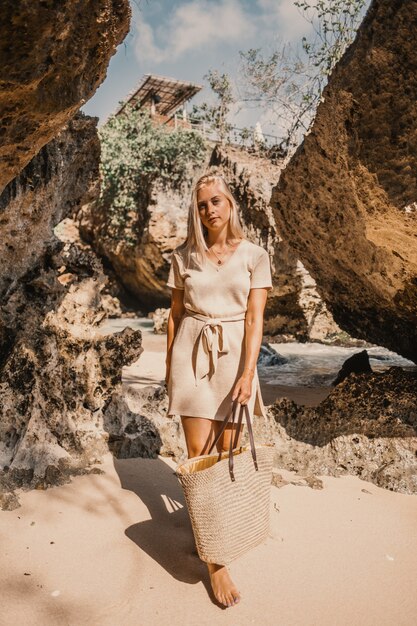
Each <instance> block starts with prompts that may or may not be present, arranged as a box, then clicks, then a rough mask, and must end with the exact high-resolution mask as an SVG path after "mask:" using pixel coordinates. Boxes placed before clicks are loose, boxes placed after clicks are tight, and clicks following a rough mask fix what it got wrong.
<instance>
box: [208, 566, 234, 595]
mask: <svg viewBox="0 0 417 626" xmlns="http://www.w3.org/2000/svg"><path fill="white" fill-rule="evenodd" d="M207 567H208V571H209V574H210V582H211V586H212V589H213V593H214V595H215V598H216V600H217V601H218V602H220V603H221V604H225V605H226V606H233V605H234V604H237V603H238V602H239V600H240V593H239V591H238V590H237V589H236V587H235V585H234V583H233V581H232V579H231V578H230V574H229V572H228V569H227V567H226V566H225V565H217V564H216V563H207Z"/></svg>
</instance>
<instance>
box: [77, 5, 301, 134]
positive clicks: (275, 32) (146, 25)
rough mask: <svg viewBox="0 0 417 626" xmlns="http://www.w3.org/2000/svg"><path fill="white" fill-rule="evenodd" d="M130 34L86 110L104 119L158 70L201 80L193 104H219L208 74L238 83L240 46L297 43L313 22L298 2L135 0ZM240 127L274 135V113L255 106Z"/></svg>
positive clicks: (239, 118)
mask: <svg viewBox="0 0 417 626" xmlns="http://www.w3.org/2000/svg"><path fill="white" fill-rule="evenodd" d="M131 7H132V20H131V27H130V32H129V34H128V35H127V36H126V38H125V40H124V42H123V43H122V44H121V45H119V47H118V48H117V51H116V54H115V55H114V56H113V57H112V59H111V61H110V65H109V67H108V71H107V77H106V79H105V80H104V82H103V83H102V84H101V86H100V87H99V89H98V90H97V91H96V93H95V94H94V96H93V97H92V98H91V99H90V100H89V101H88V102H87V103H86V104H85V105H84V106H83V108H82V111H84V112H85V113H86V114H88V115H94V116H98V117H99V124H102V123H103V122H104V121H105V120H106V118H107V117H108V116H109V115H110V114H111V113H112V112H114V110H115V109H116V108H117V106H118V103H119V102H120V101H123V100H125V99H126V97H127V95H128V94H129V92H131V91H132V90H133V89H134V88H135V87H136V86H137V85H138V84H139V83H140V82H141V80H142V78H143V76H144V74H158V75H162V76H168V77H171V78H175V79H178V80H186V81H191V82H195V83H197V84H199V85H202V86H203V87H204V89H203V90H202V91H201V92H200V93H199V94H197V95H196V96H195V97H194V98H193V99H192V100H191V101H190V103H189V104H188V106H187V109H188V110H189V111H190V110H191V108H192V104H200V103H201V102H203V101H212V102H213V101H214V96H213V94H212V92H211V90H210V87H209V86H208V84H207V82H206V81H205V80H204V78H203V76H204V74H206V73H207V72H208V70H210V69H212V70H214V69H217V70H218V71H219V72H220V73H227V74H229V75H230V77H231V79H232V81H233V82H234V84H235V85H236V84H237V83H238V77H239V74H238V67H239V62H240V57H239V51H240V50H242V51H246V50H249V49H250V48H261V49H262V50H263V51H264V52H265V53H268V51H270V50H272V49H273V47H274V45H276V44H277V43H279V42H281V43H284V42H288V43H292V44H294V43H298V42H300V41H301V38H302V36H303V35H306V36H307V37H308V36H309V35H311V34H312V27H311V25H310V23H309V22H308V21H307V20H306V19H305V17H304V16H303V14H302V13H301V12H300V10H299V9H298V8H297V7H295V5H294V1H293V0H171V1H170V0H131ZM238 108H239V107H237V106H236V107H235V109H234V111H233V112H232V113H233V117H232V119H231V120H230V121H231V122H232V123H233V125H234V126H237V127H239V128H242V127H244V126H254V125H255V123H256V122H258V121H260V122H261V123H262V128H263V130H264V132H272V133H273V127H272V126H271V122H270V120H269V117H268V113H267V112H265V111H262V110H261V109H259V108H258V109H256V108H253V107H252V108H245V109H241V110H240V111H239V110H238Z"/></svg>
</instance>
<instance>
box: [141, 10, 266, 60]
mask: <svg viewBox="0 0 417 626" xmlns="http://www.w3.org/2000/svg"><path fill="white" fill-rule="evenodd" d="M136 32H137V38H136V46H135V50H136V55H137V58H138V60H139V61H153V62H155V63H163V62H164V61H176V60H178V59H179V58H180V57H184V56H185V55H186V54H188V53H191V52H193V51H197V50H198V51H204V50H206V49H212V48H213V47H215V46H221V45H227V43H228V42H231V43H234V42H239V41H240V40H242V39H245V38H247V37H251V36H254V35H255V33H256V31H255V27H254V24H253V23H252V20H251V18H250V16H249V15H248V14H246V13H245V12H244V9H243V7H242V5H241V4H240V3H239V2H238V0H220V2H212V1H209V0H193V1H192V2H187V3H185V4H181V5H180V6H177V8H176V9H175V10H174V12H173V13H172V14H171V15H169V20H168V21H167V22H166V23H164V24H161V26H160V27H159V28H158V30H157V35H158V39H159V40H160V44H159V45H157V44H156V43H155V38H156V37H155V33H154V31H153V30H152V28H151V26H150V25H149V24H147V23H146V22H144V21H138V22H137V24H136Z"/></svg>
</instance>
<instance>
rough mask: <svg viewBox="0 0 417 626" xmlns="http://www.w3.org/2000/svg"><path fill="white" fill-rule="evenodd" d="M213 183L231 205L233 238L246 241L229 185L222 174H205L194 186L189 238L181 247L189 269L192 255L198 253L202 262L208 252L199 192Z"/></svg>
mask: <svg viewBox="0 0 417 626" xmlns="http://www.w3.org/2000/svg"><path fill="white" fill-rule="evenodd" d="M213 183H219V186H220V190H221V191H222V192H223V193H224V195H225V196H226V198H227V199H228V200H229V203H230V218H229V230H230V233H231V235H232V237H234V238H236V239H244V238H245V233H244V231H243V228H242V225H241V223H240V219H239V214H238V205H237V202H236V200H235V198H234V197H233V194H232V192H231V190H230V187H229V185H228V184H227V182H226V181H225V179H224V178H223V176H221V175H220V174H204V176H201V177H200V178H199V179H198V180H197V182H196V183H195V184H194V187H193V190H192V192H191V202H190V207H189V211H188V224H187V238H186V240H185V241H184V243H183V244H182V245H181V246H179V247H180V249H181V251H182V254H183V255H184V261H185V266H186V267H189V266H190V264H191V254H192V253H193V252H196V253H197V258H198V260H199V261H200V262H202V260H203V259H204V257H205V251H206V250H208V246H207V243H206V235H207V229H206V227H205V226H204V225H203V223H202V221H201V219H200V215H199V211H198V204H197V196H198V192H199V191H200V189H201V188H202V187H205V186H206V185H212V184H213Z"/></svg>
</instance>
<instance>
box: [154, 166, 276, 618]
mask: <svg viewBox="0 0 417 626" xmlns="http://www.w3.org/2000/svg"><path fill="white" fill-rule="evenodd" d="M167 285H168V286H169V287H172V297H171V310H170V315H169V318H168V335H167V359H166V382H167V387H168V398H169V406H168V415H180V416H181V422H182V426H183V429H184V434H185V439H186V443H187V451H188V458H191V457H195V456H199V455H201V454H207V453H208V450H209V448H210V445H211V444H212V443H213V441H214V439H215V437H216V435H217V433H218V432H219V428H220V426H221V422H222V420H223V419H224V418H225V416H226V415H227V412H228V411H229V410H230V406H231V403H232V401H233V400H235V399H236V398H237V401H238V402H239V403H241V404H247V405H248V408H249V411H250V414H251V415H253V414H254V413H257V414H263V413H264V406H263V402H262V396H261V393H260V387H259V381H258V375H257V371H256V362H257V359H258V354H259V349H260V346H261V342H262V334H263V313H264V308H265V303H266V298H267V291H268V289H271V287H272V282H271V270H270V264H269V257H268V254H267V252H266V251H265V250H264V249H263V248H261V247H260V246H258V245H256V244H253V243H251V242H250V241H248V240H247V239H245V237H244V232H243V229H242V227H241V225H240V222H239V217H238V212H237V205H236V202H235V200H234V198H233V196H232V194H231V191H230V189H229V187H228V185H227V183H226V182H225V180H224V179H223V178H222V177H221V176H219V175H205V176H202V177H201V178H200V179H199V180H198V181H197V183H196V185H195V187H194V189H193V192H192V198H191V206H190V211H189V216H188V233H187V239H186V241H185V242H184V243H183V244H182V245H181V246H179V247H178V248H176V249H175V250H174V252H173V254H172V259H171V267H170V272H169V278H168V282H167ZM242 428H243V426H242V427H241V429H240V432H239V433H236V434H235V439H234V442H233V443H234V446H233V447H237V446H239V445H240V439H241V434H242ZM230 436H231V426H229V425H228V426H227V427H226V430H225V432H224V434H223V435H222V437H221V438H220V440H219V442H218V444H217V445H218V451H220V450H228V449H229V442H230ZM207 566H208V570H209V574H210V581H211V585H212V588H213V593H214V595H215V597H216V599H217V600H218V601H219V602H220V603H222V604H224V605H226V606H232V605H233V604H237V603H238V602H239V600H240V592H239V591H238V590H237V588H236V586H235V585H234V583H233V581H232V580H231V578H230V575H229V572H228V570H227V568H226V567H225V566H223V565H217V564H212V563H207Z"/></svg>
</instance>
